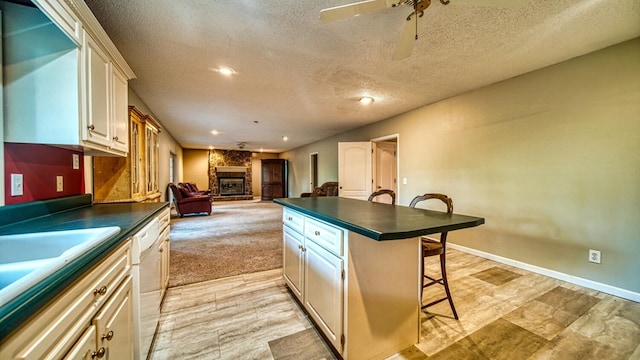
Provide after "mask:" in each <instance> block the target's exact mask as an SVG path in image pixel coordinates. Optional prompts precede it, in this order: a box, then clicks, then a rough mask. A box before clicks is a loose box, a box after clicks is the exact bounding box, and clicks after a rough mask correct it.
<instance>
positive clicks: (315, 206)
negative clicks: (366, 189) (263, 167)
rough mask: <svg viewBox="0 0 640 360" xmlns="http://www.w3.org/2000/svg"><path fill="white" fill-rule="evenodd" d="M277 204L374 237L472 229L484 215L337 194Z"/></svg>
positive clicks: (479, 223)
mask: <svg viewBox="0 0 640 360" xmlns="http://www.w3.org/2000/svg"><path fill="white" fill-rule="evenodd" d="M273 201H274V202H275V203H277V204H280V205H282V206H285V207H288V208H291V209H293V210H297V211H299V212H301V213H303V214H306V215H310V216H312V217H314V218H317V219H320V220H323V221H326V222H328V223H330V224H333V225H336V226H339V227H341V228H344V229H346V230H349V231H353V232H356V233H358V234H360V235H364V236H366V237H368V238H371V239H373V240H378V241H382V240H399V239H407V238H412V237H416V236H422V235H428V234H435V233H440V232H443V231H452V230H458V229H465V228H470V227H474V226H478V225H482V224H484V218H480V217H475V216H467V215H459V214H452V215H447V214H446V213H444V212H439V211H431V210H425V209H417V208H410V207H407V206H397V205H389V204H381V203H377V202H371V201H363V200H355V199H349V198H343V197H338V196H322V197H306V198H283V199H274V200H273Z"/></svg>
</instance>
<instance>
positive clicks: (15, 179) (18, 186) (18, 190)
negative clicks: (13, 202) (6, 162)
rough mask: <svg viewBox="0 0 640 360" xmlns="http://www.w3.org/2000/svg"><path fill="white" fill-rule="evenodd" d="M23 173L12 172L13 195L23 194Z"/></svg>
mask: <svg viewBox="0 0 640 360" xmlns="http://www.w3.org/2000/svg"><path fill="white" fill-rule="evenodd" d="M23 185H24V184H23V182H22V174H11V196H20V195H23Z"/></svg>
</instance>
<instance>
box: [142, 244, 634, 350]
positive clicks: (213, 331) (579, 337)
mask: <svg viewBox="0 0 640 360" xmlns="http://www.w3.org/2000/svg"><path fill="white" fill-rule="evenodd" d="M427 261H428V263H427V265H426V267H427V271H437V269H438V263H437V260H435V261H434V262H433V263H432V262H431V261H430V259H428V260H427ZM447 266H448V270H447V272H448V275H449V282H450V286H451V292H452V294H453V298H454V301H455V306H456V310H457V311H458V314H459V316H460V320H459V321H456V320H455V319H453V316H452V315H451V309H450V307H449V304H448V303H447V302H443V303H440V304H438V305H435V306H433V307H431V308H429V309H428V310H429V313H423V314H422V317H421V326H422V337H421V339H420V342H419V343H417V344H415V345H414V346H411V347H409V348H408V349H405V350H403V351H402V352H400V353H398V354H395V355H392V356H391V357H389V359H393V360H399V359H411V360H417V359H455V360H461V359H509V360H515V359H532V360H533V359H562V360H564V359H580V360H586V359H640V304H638V303H635V302H632V301H628V300H624V299H620V298H617V297H614V296H611V295H607V294H603V293H600V292H598V291H594V290H590V289H585V288H582V287H580V286H577V285H572V284H568V283H565V282H562V281H559V280H555V279H551V278H548V277H545V276H542V275H537V274H534V273H531V272H528V271H524V270H521V269H517V268H513V267H509V266H506V265H503V264H499V263H496V262H493V261H490V260H486V259H483V258H479V257H476V256H473V255H469V254H466V253H463V252H460V251H456V250H453V249H450V250H448V257H447ZM436 274H437V272H436ZM439 290H440V289H437V287H431V288H429V289H428V292H427V291H425V295H424V301H425V302H427V301H428V299H429V298H430V297H433V296H439V295H440V294H436V293H435V292H436V291H439ZM432 291H433V292H434V293H432ZM435 314H437V315H435ZM151 359H153V360H162V359H243V360H244V359H265V360H269V359H274V360H282V359H295V360H307V359H308V360H318V359H333V356H332V355H331V353H330V352H329V351H328V349H327V347H326V345H325V344H324V343H322V341H320V339H319V337H318V335H317V333H316V332H315V330H314V329H313V327H312V325H311V324H310V322H309V321H308V320H307V318H306V316H305V314H304V313H303V312H302V311H301V310H300V309H299V308H298V306H297V304H296V303H295V301H294V300H293V299H292V298H291V296H290V294H289V293H288V291H287V290H286V287H285V286H284V281H283V280H282V272H281V270H280V269H277V270H270V271H265V272H259V273H254V274H247V275H240V276H234V277H229V278H225V279H219V280H213V281H207V282H202V283H197V284H191V285H186V286H180V287H175V288H170V289H169V290H168V292H167V295H166V298H165V301H164V305H163V309H162V317H161V321H160V328H159V332H158V335H157V338H156V343H155V345H154V350H153V352H152V356H151Z"/></svg>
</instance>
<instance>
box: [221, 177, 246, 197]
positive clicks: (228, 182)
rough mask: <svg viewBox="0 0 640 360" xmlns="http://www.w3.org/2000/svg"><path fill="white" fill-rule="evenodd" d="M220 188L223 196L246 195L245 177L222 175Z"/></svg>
mask: <svg viewBox="0 0 640 360" xmlns="http://www.w3.org/2000/svg"><path fill="white" fill-rule="evenodd" d="M218 189H220V195H221V196H231V195H244V177H241V178H238V177H220V178H218Z"/></svg>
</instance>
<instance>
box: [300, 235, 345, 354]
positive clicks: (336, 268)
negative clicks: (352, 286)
mask: <svg viewBox="0 0 640 360" xmlns="http://www.w3.org/2000/svg"><path fill="white" fill-rule="evenodd" d="M305 249H306V250H305V252H304V273H305V278H304V280H305V281H304V294H305V297H304V306H305V308H307V311H308V312H309V315H311V317H313V319H314V320H315V322H316V324H317V325H318V326H319V327H320V328H321V329H322V331H323V332H324V334H325V335H326V336H327V338H328V339H329V341H331V344H332V345H333V346H334V347H335V348H336V349H340V350H342V345H343V344H342V343H341V342H342V341H343V339H342V293H343V284H342V271H343V268H342V265H343V261H342V258H340V257H338V256H336V255H334V254H332V253H330V252H329V251H327V250H325V249H324V248H322V247H321V246H320V245H318V244H316V243H315V242H313V241H311V240H308V241H306V245H305Z"/></svg>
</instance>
